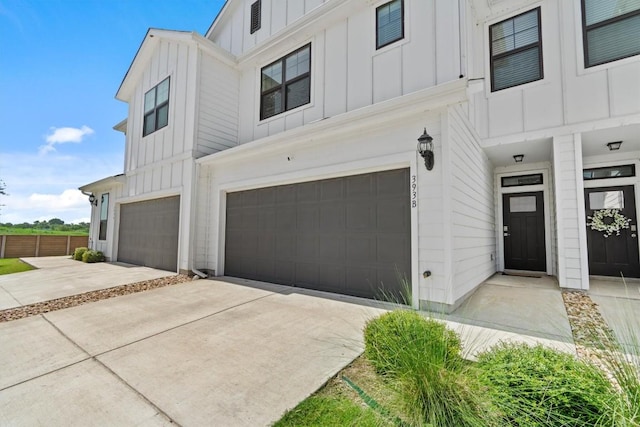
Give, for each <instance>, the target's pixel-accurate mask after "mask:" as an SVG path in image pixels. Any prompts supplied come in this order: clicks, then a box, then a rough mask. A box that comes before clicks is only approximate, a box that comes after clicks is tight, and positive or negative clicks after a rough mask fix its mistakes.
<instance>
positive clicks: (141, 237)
mask: <svg viewBox="0 0 640 427" xmlns="http://www.w3.org/2000/svg"><path fill="white" fill-rule="evenodd" d="M179 220H180V196H174V197H165V198H162V199H154V200H147V201H144V202H137V203H127V204H123V205H121V206H120V233H119V239H118V261H122V262H127V263H130V264H136V265H144V266H146V267H152V268H159V269H161V270H169V271H176V270H177V267H178V226H179Z"/></svg>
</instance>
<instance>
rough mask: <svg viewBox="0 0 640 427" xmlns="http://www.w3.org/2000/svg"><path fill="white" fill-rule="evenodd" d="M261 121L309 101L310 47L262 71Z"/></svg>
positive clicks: (303, 48)
mask: <svg viewBox="0 0 640 427" xmlns="http://www.w3.org/2000/svg"><path fill="white" fill-rule="evenodd" d="M260 86H261V88H260V120H264V119H266V118H269V117H272V116H275V115H277V114H280V113H282V112H284V111H289V110H292V109H294V108H296V107H299V106H301V105H304V104H308V103H309V102H311V45H310V44H308V45H306V46H305V47H302V48H300V49H298V50H296V51H295V52H293V53H290V54H289V55H287V56H285V57H284V58H281V59H279V60H277V61H276V62H274V63H272V64H270V65H267V66H266V67H264V68H262V72H261V84H260Z"/></svg>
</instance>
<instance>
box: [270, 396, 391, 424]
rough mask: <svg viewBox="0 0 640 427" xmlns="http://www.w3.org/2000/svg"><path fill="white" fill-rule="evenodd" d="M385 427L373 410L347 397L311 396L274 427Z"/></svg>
mask: <svg viewBox="0 0 640 427" xmlns="http://www.w3.org/2000/svg"><path fill="white" fill-rule="evenodd" d="M384 425H388V423H386V422H385V421H384V420H382V419H380V418H379V417H378V416H377V415H376V413H375V412H374V411H373V410H372V409H369V408H366V407H362V406H359V405H357V404H355V403H354V402H352V401H351V400H349V399H347V398H345V397H336V398H330V397H323V396H311V397H309V398H308V399H306V400H304V401H303V402H302V403H300V404H299V405H298V406H296V407H295V408H293V409H292V410H290V411H288V412H287V413H286V414H285V415H284V417H283V418H282V419H281V420H280V421H278V422H277V423H275V424H274V427H287V426H292V427H294V426H295V427H305V426H309V427H311V426H340V427H342V426H353V427H368V426H371V427H378V426H384Z"/></svg>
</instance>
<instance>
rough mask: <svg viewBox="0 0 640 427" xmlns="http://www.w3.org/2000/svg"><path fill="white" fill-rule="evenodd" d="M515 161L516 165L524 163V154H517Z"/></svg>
mask: <svg viewBox="0 0 640 427" xmlns="http://www.w3.org/2000/svg"><path fill="white" fill-rule="evenodd" d="M513 160H515V161H516V163H522V161H523V160H524V154H516V155H515V156H513Z"/></svg>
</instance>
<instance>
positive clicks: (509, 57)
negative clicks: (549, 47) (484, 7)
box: [489, 8, 543, 92]
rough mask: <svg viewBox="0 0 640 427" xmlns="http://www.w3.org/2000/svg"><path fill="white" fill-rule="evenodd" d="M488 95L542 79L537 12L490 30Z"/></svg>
mask: <svg viewBox="0 0 640 427" xmlns="http://www.w3.org/2000/svg"><path fill="white" fill-rule="evenodd" d="M489 39H490V51H491V91H492V92H495V91H498V90H502V89H507V88H510V87H513V86H518V85H521V84H525V83H529V82H533V81H536V80H540V79H542V78H543V64H542V30H541V19H540V8H536V9H533V10H530V11H528V12H525V13H522V14H520V15H517V16H514V17H513V18H509V19H506V20H504V21H502V22H498V23H497V24H493V25H492V26H491V27H489Z"/></svg>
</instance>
